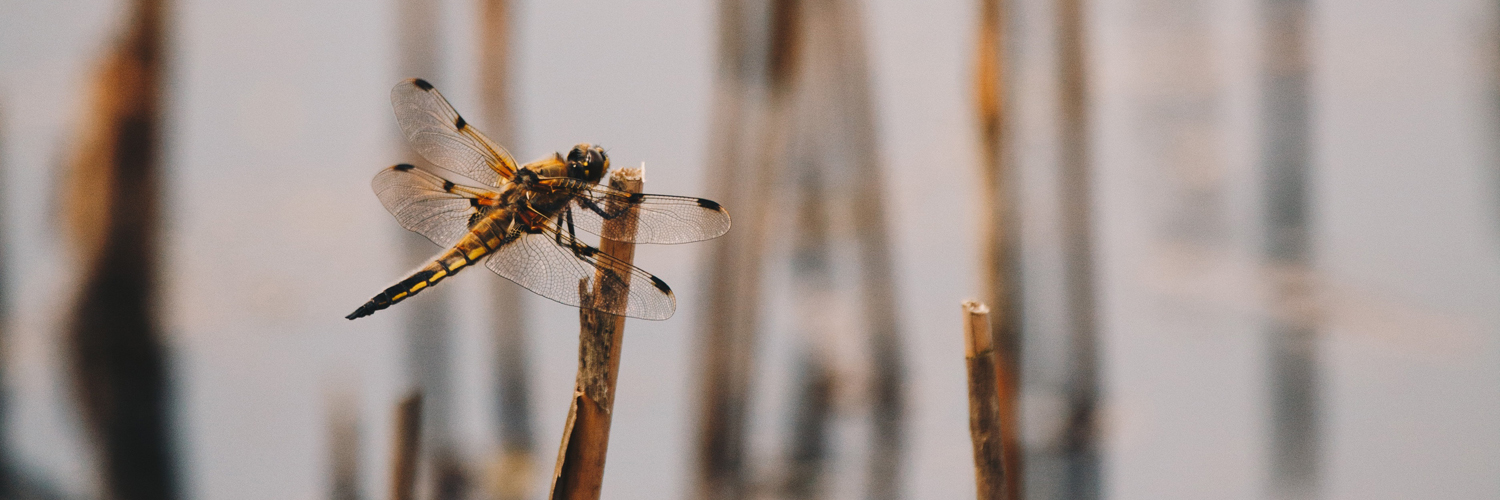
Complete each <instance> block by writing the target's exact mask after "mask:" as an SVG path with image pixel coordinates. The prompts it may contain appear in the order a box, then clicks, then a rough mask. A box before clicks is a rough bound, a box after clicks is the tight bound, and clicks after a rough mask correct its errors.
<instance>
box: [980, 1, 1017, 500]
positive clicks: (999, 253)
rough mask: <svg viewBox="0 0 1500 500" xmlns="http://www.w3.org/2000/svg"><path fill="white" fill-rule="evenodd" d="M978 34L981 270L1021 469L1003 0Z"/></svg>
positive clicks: (1004, 418)
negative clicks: (981, 163)
mask: <svg viewBox="0 0 1500 500" xmlns="http://www.w3.org/2000/svg"><path fill="white" fill-rule="evenodd" d="M979 3H980V9H979V12H980V27H979V37H978V40H977V44H976V48H975V51H974V52H975V59H976V60H975V71H974V90H975V99H974V104H975V107H976V108H977V113H976V115H977V116H978V118H979V130H980V143H981V160H982V161H983V169H982V172H983V180H982V183H981V185H980V189H981V193H982V194H981V202H982V203H983V204H984V205H985V208H984V209H983V210H981V211H980V212H979V217H980V222H979V224H978V226H979V228H980V231H981V234H980V242H981V245H983V248H982V249H981V251H980V255H981V258H982V259H983V261H982V262H981V263H980V268H981V276H983V277H984V280H985V283H984V285H983V289H984V290H985V291H986V294H987V296H986V297H985V303H987V304H990V305H991V306H992V307H993V310H992V312H991V316H992V321H990V322H989V323H990V325H991V327H992V331H991V335H992V336H993V340H994V345H995V346H996V350H995V358H996V359H995V365H996V366H995V369H996V371H997V373H998V374H999V377H1000V379H999V382H998V384H999V390H1000V421H1001V422H1002V423H1003V425H1001V427H1000V432H1001V440H1002V441H1004V443H1005V446H1003V447H1002V449H1004V452H1005V464H1006V467H1007V468H1008V469H1009V471H1010V473H1011V474H1012V476H1013V477H1020V475H1021V472H1020V471H1021V467H1022V464H1021V446H1020V439H1019V432H1018V427H1017V424H1018V423H1019V420H1020V419H1019V418H1018V414H1017V406H1016V399H1017V394H1018V392H1019V391H1020V375H1021V370H1020V351H1021V349H1020V346H1021V339H1020V334H1021V321H1020V314H1019V311H1020V309H1021V308H1020V307H1019V306H1018V304H1017V303H1016V301H1017V298H1018V297H1020V288H1021V286H1020V285H1021V280H1020V275H1019V273H1018V272H1017V269H1018V267H1019V266H1018V263H1017V262H1016V251H1015V246H1016V243H1015V239H1016V235H1017V234H1018V232H1017V231H1016V230H1015V219H1014V215H1013V212H1014V207H1015V205H1016V203H1015V201H1014V198H1013V197H1012V190H1011V188H1010V176H1009V169H1008V164H1007V162H1008V158H1007V150H1006V146H1007V141H1008V139H1009V138H1008V137H1007V131H1008V128H1007V127H1006V115H1005V114H1006V112H1007V111H1009V108H1007V107H1006V95H1007V94H1006V87H1005V85H1006V75H1005V70H1006V64H1005V61H1006V59H1005V33H1006V32H1005V20H1006V17H1005V14H1006V12H1005V9H1004V2H1003V0H980V2H979ZM1006 495H1007V497H1008V498H1021V481H1014V480H1013V481H1007V482H1006Z"/></svg>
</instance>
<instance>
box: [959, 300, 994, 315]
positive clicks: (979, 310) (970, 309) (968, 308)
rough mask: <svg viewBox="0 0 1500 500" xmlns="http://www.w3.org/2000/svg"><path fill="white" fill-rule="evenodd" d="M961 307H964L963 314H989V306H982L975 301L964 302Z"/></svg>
mask: <svg viewBox="0 0 1500 500" xmlns="http://www.w3.org/2000/svg"><path fill="white" fill-rule="evenodd" d="M963 306H964V312H966V313H969V314H989V313H990V306H987V305H984V303H983V302H980V301H977V300H965V301H964V303H963Z"/></svg>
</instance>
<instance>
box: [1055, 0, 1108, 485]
mask: <svg viewBox="0 0 1500 500" xmlns="http://www.w3.org/2000/svg"><path fill="white" fill-rule="evenodd" d="M1056 15H1057V33H1058V69H1059V73H1060V74H1059V75H1058V76H1059V78H1058V84H1059V89H1058V90H1059V98H1060V101H1061V102H1060V103H1059V108H1060V109H1059V110H1058V111H1059V121H1060V123H1059V125H1060V129H1061V130H1060V131H1059V135H1060V137H1059V144H1060V149H1059V150H1058V169H1059V171H1060V177H1061V178H1062V193H1061V194H1062V199H1063V206H1062V225H1063V232H1064V238H1065V249H1064V252H1065V257H1064V258H1065V259H1066V262H1067V264H1066V266H1065V271H1064V272H1065V273H1066V278H1065V280H1064V281H1065V282H1064V287H1065V289H1066V294H1067V301H1068V314H1069V316H1070V318H1069V320H1070V323H1071V327H1072V330H1073V333H1072V338H1071V343H1072V349H1071V350H1072V358H1073V362H1072V369H1071V370H1070V371H1069V380H1068V382H1067V392H1068V394H1067V396H1066V397H1067V414H1066V417H1065V418H1066V419H1067V420H1066V422H1065V424H1064V430H1063V435H1062V436H1060V440H1059V443H1060V444H1059V448H1060V449H1058V450H1056V452H1058V453H1059V454H1060V456H1061V457H1062V459H1063V467H1064V478H1065V479H1064V481H1063V483H1062V484H1061V489H1060V490H1059V495H1060V496H1059V498H1067V499H1070V500H1072V499H1082V500H1087V499H1092V498H1098V496H1099V449H1098V442H1097V441H1098V436H1097V426H1098V414H1097V413H1098V404H1099V401H1098V393H1099V388H1098V386H1099V381H1098V359H1097V357H1098V353H1097V346H1096V344H1097V343H1098V332H1097V318H1096V311H1095V309H1096V305H1095V301H1094V282H1095V279H1094V239H1093V201H1094V197H1093V184H1092V183H1093V175H1092V171H1091V167H1090V162H1091V158H1090V151H1089V138H1090V131H1089V96H1088V88H1089V84H1088V66H1087V62H1088V55H1087V53H1086V50H1087V44H1086V43H1085V41H1086V39H1085V33H1086V24H1085V19H1084V5H1083V0H1058V2H1057V13H1056Z"/></svg>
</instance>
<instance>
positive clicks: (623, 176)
mask: <svg viewBox="0 0 1500 500" xmlns="http://www.w3.org/2000/svg"><path fill="white" fill-rule="evenodd" d="M610 176H611V177H610V180H612V181H617V182H625V181H641V182H645V180H646V162H641V166H639V167H629V168H621V169H616V170H615V171H614V172H612V173H611V174H610Z"/></svg>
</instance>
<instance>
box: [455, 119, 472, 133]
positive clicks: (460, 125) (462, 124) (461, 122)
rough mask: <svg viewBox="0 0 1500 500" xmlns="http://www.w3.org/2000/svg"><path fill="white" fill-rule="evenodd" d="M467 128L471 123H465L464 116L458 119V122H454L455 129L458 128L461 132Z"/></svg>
mask: <svg viewBox="0 0 1500 500" xmlns="http://www.w3.org/2000/svg"><path fill="white" fill-rule="evenodd" d="M467 126H469V122H466V121H464V117H462V116H460V117H458V119H456V120H453V127H454V128H457V129H459V130H463V129H464V127H467Z"/></svg>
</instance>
